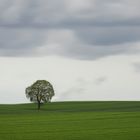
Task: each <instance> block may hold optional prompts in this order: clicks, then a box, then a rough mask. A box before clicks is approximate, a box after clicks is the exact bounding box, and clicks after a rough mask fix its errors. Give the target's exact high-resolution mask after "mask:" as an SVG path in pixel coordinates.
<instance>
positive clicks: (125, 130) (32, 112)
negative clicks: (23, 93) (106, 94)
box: [0, 102, 140, 140]
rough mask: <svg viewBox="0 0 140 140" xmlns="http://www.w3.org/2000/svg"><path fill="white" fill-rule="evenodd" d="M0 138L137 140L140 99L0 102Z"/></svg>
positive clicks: (139, 126) (139, 123) (28, 139)
mask: <svg viewBox="0 0 140 140" xmlns="http://www.w3.org/2000/svg"><path fill="white" fill-rule="evenodd" d="M0 140H140V102H54V103H49V104H46V105H44V106H41V110H40V111H38V110H36V105H35V104H21V105H0Z"/></svg>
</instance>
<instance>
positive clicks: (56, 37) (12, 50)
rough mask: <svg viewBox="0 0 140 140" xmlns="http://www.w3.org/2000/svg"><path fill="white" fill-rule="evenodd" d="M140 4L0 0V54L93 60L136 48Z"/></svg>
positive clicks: (129, 1) (139, 39) (111, 0)
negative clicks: (60, 56)
mask: <svg viewBox="0 0 140 140" xmlns="http://www.w3.org/2000/svg"><path fill="white" fill-rule="evenodd" d="M139 5H140V2H139V1H138V0H133V1H132V0H127V1H126V0H115V1H114V0H104V1H101V0H76V1H74V0H71V1H69V0H60V1H55V0H47V1H46V0H40V1H38V0H28V1H24V0H12V1H8V0H0V56H33V55H34V56H38V55H39V56H42V55H52V54H55V55H62V56H66V57H70V58H76V59H91V60H92V59H96V58H100V57H104V56H108V55H114V54H120V53H128V52H129V53H130V52H131V51H132V52H135V51H134V50H135V48H136V47H137V48H138V46H137V43H139V42H140V12H139ZM134 44H135V46H132V45H134ZM133 48H134V49H133Z"/></svg>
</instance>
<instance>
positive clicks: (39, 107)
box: [37, 101, 40, 110]
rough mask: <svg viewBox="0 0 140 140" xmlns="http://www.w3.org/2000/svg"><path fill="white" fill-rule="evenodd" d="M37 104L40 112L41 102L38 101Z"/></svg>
mask: <svg viewBox="0 0 140 140" xmlns="http://www.w3.org/2000/svg"><path fill="white" fill-rule="evenodd" d="M37 103H38V110H40V102H39V101H38V102H37Z"/></svg>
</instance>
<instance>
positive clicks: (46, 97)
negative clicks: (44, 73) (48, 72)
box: [26, 80, 54, 110]
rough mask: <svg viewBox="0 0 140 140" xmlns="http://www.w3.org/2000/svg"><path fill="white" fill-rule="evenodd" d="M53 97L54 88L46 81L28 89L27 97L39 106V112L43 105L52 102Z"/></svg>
mask: <svg viewBox="0 0 140 140" xmlns="http://www.w3.org/2000/svg"><path fill="white" fill-rule="evenodd" d="M53 96H54V89H53V86H52V85H51V84H50V83H49V82H48V81H46V80H37V81H36V82H35V83H33V84H32V85H31V86H29V87H27V88H26V97H27V98H29V99H30V101H31V102H35V103H37V104H38V110H39V109H40V105H41V104H42V103H46V102H50V101H51V99H52V97H53Z"/></svg>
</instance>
